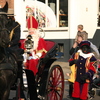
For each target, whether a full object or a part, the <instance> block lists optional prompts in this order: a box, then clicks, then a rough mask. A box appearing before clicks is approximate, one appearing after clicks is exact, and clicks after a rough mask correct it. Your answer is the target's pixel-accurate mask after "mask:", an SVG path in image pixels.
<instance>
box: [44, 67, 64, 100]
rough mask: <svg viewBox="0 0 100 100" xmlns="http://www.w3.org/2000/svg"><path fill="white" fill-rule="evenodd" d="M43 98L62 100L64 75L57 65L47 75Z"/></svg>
mask: <svg viewBox="0 0 100 100" xmlns="http://www.w3.org/2000/svg"><path fill="white" fill-rule="evenodd" d="M48 74H49V75H48V78H47V84H46V92H45V98H46V100H62V99H63V93H64V74H63V70H62V68H61V67H60V66H59V65H54V66H53V67H51V68H50V71H49V73H48Z"/></svg>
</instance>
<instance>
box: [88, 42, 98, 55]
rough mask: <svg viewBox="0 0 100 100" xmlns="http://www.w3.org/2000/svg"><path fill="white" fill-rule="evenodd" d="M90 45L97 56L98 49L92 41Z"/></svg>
mask: <svg viewBox="0 0 100 100" xmlns="http://www.w3.org/2000/svg"><path fill="white" fill-rule="evenodd" d="M89 42H90V41H89ZM90 47H91V48H92V49H93V50H94V51H95V52H96V54H97V55H98V56H99V51H98V48H97V47H96V46H95V45H94V44H93V43H92V42H90Z"/></svg>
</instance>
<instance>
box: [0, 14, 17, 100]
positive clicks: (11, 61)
mask: <svg viewBox="0 0 100 100" xmlns="http://www.w3.org/2000/svg"><path fill="white" fill-rule="evenodd" d="M7 21H8V20H7V15H5V14H0V100H8V98H9V93H10V88H11V86H12V84H13V83H14V82H15V79H16V73H17V62H16V60H15V58H14V56H13V54H11V53H10V52H9V51H8V47H9V43H10V39H9V31H8V30H7V28H6V25H7Z"/></svg>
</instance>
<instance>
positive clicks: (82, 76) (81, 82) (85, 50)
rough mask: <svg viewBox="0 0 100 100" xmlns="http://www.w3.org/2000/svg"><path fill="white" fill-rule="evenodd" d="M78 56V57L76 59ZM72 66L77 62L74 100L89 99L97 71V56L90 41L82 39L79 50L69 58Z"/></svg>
mask: <svg viewBox="0 0 100 100" xmlns="http://www.w3.org/2000/svg"><path fill="white" fill-rule="evenodd" d="M75 58H77V59H75ZM69 63H70V66H72V65H73V64H75V68H76V70H75V72H76V74H75V81H74V85H73V93H72V97H73V100H87V98H88V88H89V83H91V82H93V80H92V78H93V75H94V74H95V73H96V68H95V63H96V58H95V56H94V54H93V53H91V48H90V42H88V41H82V42H81V43H80V44H79V50H78V51H77V52H76V53H75V54H73V56H72V59H70V60H69Z"/></svg>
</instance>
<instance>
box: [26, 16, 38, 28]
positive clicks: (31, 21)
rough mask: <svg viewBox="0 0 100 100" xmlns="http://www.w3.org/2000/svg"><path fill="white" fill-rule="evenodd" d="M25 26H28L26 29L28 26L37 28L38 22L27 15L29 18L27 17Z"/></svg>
mask: <svg viewBox="0 0 100 100" xmlns="http://www.w3.org/2000/svg"><path fill="white" fill-rule="evenodd" d="M27 27H28V29H30V28H35V29H37V28H38V22H37V20H36V19H35V18H34V17H33V16H29V18H28V19H27Z"/></svg>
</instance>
